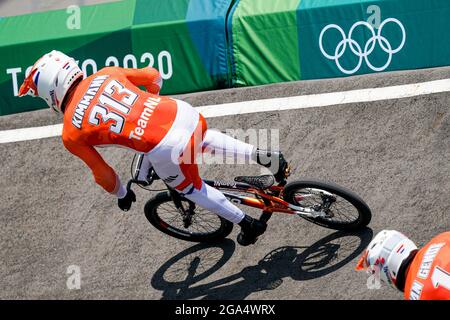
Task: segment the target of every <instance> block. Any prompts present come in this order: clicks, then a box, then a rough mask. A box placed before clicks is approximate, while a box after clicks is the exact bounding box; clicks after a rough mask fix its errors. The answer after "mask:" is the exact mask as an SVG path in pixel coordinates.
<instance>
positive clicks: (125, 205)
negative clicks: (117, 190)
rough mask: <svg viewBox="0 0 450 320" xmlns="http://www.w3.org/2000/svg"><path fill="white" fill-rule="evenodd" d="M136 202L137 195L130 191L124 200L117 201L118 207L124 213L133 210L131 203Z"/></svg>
mask: <svg viewBox="0 0 450 320" xmlns="http://www.w3.org/2000/svg"><path fill="white" fill-rule="evenodd" d="M132 202H136V195H135V194H134V192H133V190H131V189H128V191H127V194H126V196H125V197H124V198H122V199H118V200H117V205H118V206H119V208H120V209H122V210H123V211H128V210H130V208H131V203H132Z"/></svg>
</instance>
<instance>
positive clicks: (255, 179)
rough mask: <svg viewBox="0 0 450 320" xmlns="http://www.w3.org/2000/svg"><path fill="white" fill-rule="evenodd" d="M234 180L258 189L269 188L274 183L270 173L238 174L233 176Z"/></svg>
mask: <svg viewBox="0 0 450 320" xmlns="http://www.w3.org/2000/svg"><path fill="white" fill-rule="evenodd" d="M234 181H236V182H244V183H247V184H249V185H251V186H253V187H256V188H258V189H267V188H270V187H271V186H272V185H273V184H274V183H275V179H274V177H273V176H272V175H270V174H267V175H263V176H239V177H236V178H234Z"/></svg>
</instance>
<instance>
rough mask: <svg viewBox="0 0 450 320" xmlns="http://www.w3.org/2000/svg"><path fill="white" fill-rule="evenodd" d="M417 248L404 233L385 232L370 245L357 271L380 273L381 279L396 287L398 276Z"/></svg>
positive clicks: (379, 234)
mask: <svg viewBox="0 0 450 320" xmlns="http://www.w3.org/2000/svg"><path fill="white" fill-rule="evenodd" d="M416 249H417V246H416V245H415V244H414V242H412V241H411V240H409V239H408V238H407V237H406V236H405V235H403V234H402V233H400V232H398V231H395V230H383V231H381V232H379V233H378V234H377V235H376V236H375V238H373V239H372V241H371V242H370V243H369V246H368V247H367V249H366V250H365V251H364V253H363V255H362V256H361V258H360V259H359V262H358V265H357V266H356V270H366V269H367V270H368V273H370V274H374V273H376V271H379V274H380V279H381V280H382V281H383V282H387V283H389V284H390V285H391V286H393V287H396V282H397V276H398V272H399V269H400V267H401V266H402V263H403V261H405V260H406V259H408V257H409V256H410V254H411V252H413V251H415V250H416ZM377 268H378V270H377Z"/></svg>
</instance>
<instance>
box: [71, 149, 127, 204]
mask: <svg viewBox="0 0 450 320" xmlns="http://www.w3.org/2000/svg"><path fill="white" fill-rule="evenodd" d="M64 146H65V147H66V148H67V150H69V151H70V152H71V153H72V154H74V155H76V156H77V157H79V158H80V159H81V160H83V161H84V162H85V163H86V164H87V165H88V166H89V168H90V169H91V170H92V174H93V175H94V178H95V182H96V183H97V184H99V185H100V186H101V187H102V188H103V189H105V190H106V191H107V192H109V193H111V194H115V195H116V196H117V197H118V198H123V197H124V196H125V195H126V193H127V190H126V188H125V187H124V186H123V185H122V184H121V182H120V179H119V176H118V175H117V174H116V173H115V172H114V170H113V169H112V168H111V167H110V166H109V165H108V164H107V163H106V162H105V160H103V158H102V156H101V155H100V154H99V153H98V152H97V150H95V148H94V147H93V146H88V145H79V144H75V143H72V142H70V141H64Z"/></svg>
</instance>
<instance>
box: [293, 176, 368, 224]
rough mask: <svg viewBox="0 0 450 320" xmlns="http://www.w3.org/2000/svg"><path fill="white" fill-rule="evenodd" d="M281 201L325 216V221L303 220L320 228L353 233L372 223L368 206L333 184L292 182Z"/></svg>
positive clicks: (352, 193) (318, 219) (311, 218)
mask: <svg viewBox="0 0 450 320" xmlns="http://www.w3.org/2000/svg"><path fill="white" fill-rule="evenodd" d="M284 200H286V201H287V202H289V203H291V204H293V205H295V206H300V207H305V208H310V209H314V210H315V211H318V212H319V211H321V212H325V213H326V215H325V216H324V217H316V218H313V217H306V216H304V215H301V216H302V217H303V218H304V219H306V220H308V221H311V222H313V223H315V224H317V225H320V226H322V227H326V228H330V229H334V230H344V231H353V230H358V229H362V228H364V227H365V226H367V225H368V224H369V222H370V220H371V219H372V213H371V211H370V208H369V206H368V205H367V204H366V203H365V202H364V200H362V199H361V198H360V197H359V196H358V195H357V194H355V193H354V192H352V191H350V190H348V189H346V188H344V187H341V186H338V185H336V184H334V183H329V182H323V181H318V180H305V181H294V182H291V183H288V184H287V185H286V187H285V189H284Z"/></svg>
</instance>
